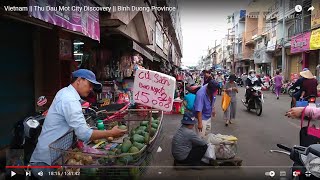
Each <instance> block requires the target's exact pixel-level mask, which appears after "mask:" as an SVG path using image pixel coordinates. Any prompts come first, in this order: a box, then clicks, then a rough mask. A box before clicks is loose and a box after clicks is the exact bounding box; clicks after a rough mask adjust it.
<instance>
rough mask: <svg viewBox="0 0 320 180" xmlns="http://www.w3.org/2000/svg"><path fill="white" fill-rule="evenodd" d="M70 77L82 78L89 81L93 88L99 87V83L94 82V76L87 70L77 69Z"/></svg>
mask: <svg viewBox="0 0 320 180" xmlns="http://www.w3.org/2000/svg"><path fill="white" fill-rule="evenodd" d="M72 76H73V77H74V78H77V77H80V78H84V79H86V80H88V81H90V82H91V83H92V84H94V85H95V87H101V86H102V85H101V83H99V82H98V81H97V80H96V75H94V73H93V72H92V71H90V70H88V69H79V70H76V71H74V72H72Z"/></svg>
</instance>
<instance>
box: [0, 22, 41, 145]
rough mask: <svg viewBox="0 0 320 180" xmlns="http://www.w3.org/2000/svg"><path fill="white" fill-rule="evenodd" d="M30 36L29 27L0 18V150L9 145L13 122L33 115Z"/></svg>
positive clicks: (31, 45)
mask: <svg viewBox="0 0 320 180" xmlns="http://www.w3.org/2000/svg"><path fill="white" fill-rule="evenodd" d="M21 32H24V33H21ZM32 32H33V26H32V25H30V24H26V23H19V22H16V21H11V20H8V19H5V20H4V19H1V18H0V39H1V41H0V52H1V61H2V62H3V63H2V65H1V66H0V72H1V77H2V78H1V83H2V88H1V90H0V98H1V101H0V105H1V107H2V108H1V109H0V116H1V123H2V125H1V127H0V147H3V146H4V145H7V144H9V141H10V139H11V130H12V129H11V128H12V126H13V123H12V122H17V121H18V120H21V119H23V118H25V116H26V115H28V114H32V113H33V112H34V111H35V108H34V106H33V104H34V103H35V94H34V93H35V92H34V65H35V62H34V54H33V38H32V36H31V34H32ZM26 34H29V35H28V36H27V35H26Z"/></svg>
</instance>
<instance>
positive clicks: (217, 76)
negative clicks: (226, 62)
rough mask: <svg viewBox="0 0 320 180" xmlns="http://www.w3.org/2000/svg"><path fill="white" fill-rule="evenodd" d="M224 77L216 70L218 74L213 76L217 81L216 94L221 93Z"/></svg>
mask: <svg viewBox="0 0 320 180" xmlns="http://www.w3.org/2000/svg"><path fill="white" fill-rule="evenodd" d="M225 79H226V78H224V77H223V75H222V73H221V72H218V74H217V75H216V77H215V80H216V81H217V82H218V83H219V89H218V95H221V93H222V87H223V83H224V81H225Z"/></svg>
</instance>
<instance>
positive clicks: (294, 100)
mask: <svg viewBox="0 0 320 180" xmlns="http://www.w3.org/2000/svg"><path fill="white" fill-rule="evenodd" d="M307 70H309V69H308V68H303V70H302V71H307ZM304 79H305V78H304V77H302V76H301V75H299V78H298V79H297V80H296V82H295V83H294V84H293V85H292V86H291V87H290V88H289V91H290V90H295V92H294V93H293V95H292V100H291V107H295V106H296V103H297V100H299V98H300V97H301V93H302V91H301V89H302V84H303V81H304Z"/></svg>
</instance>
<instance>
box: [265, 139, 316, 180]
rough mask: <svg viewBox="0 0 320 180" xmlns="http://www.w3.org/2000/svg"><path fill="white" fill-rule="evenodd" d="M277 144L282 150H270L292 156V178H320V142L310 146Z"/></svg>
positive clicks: (299, 179) (300, 179) (301, 179)
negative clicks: (290, 146) (319, 167)
mask: <svg viewBox="0 0 320 180" xmlns="http://www.w3.org/2000/svg"><path fill="white" fill-rule="evenodd" d="M277 146H278V147H279V148H280V149H282V150H270V152H277V153H283V154H286V155H288V156H289V157H290V159H291V160H292V161H293V165H292V167H291V169H290V174H291V178H292V179H294V180H304V179H308V180H313V179H318V178H320V172H319V169H318V168H317V166H319V165H320V164H319V163H320V144H313V145H310V146H309V147H303V146H293V148H289V147H287V146H284V145H282V144H277ZM283 150H284V151H283ZM317 162H318V163H317Z"/></svg>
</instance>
